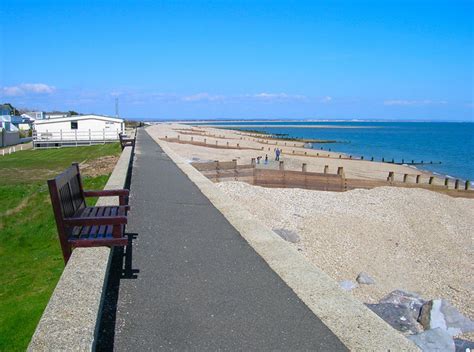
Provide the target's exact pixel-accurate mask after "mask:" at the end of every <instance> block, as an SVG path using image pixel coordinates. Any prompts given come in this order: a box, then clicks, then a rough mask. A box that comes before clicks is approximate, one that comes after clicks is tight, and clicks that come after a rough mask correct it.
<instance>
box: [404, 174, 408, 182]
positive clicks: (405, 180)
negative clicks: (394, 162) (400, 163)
mask: <svg viewBox="0 0 474 352" xmlns="http://www.w3.org/2000/svg"><path fill="white" fill-rule="evenodd" d="M407 180H408V174H405V175H403V182H405V183H406V182H407Z"/></svg>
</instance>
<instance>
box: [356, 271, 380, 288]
mask: <svg viewBox="0 0 474 352" xmlns="http://www.w3.org/2000/svg"><path fill="white" fill-rule="evenodd" d="M356 281H357V282H358V283H359V284H363V285H373V284H375V280H374V279H373V278H372V277H370V276H369V274H367V273H364V272H361V273H359V275H357V279H356Z"/></svg>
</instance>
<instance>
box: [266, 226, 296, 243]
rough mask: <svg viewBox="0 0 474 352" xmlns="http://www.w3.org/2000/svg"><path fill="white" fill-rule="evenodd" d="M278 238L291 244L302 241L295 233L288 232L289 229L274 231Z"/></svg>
mask: <svg viewBox="0 0 474 352" xmlns="http://www.w3.org/2000/svg"><path fill="white" fill-rule="evenodd" d="M273 232H275V233H276V234H277V235H278V236H280V237H281V238H283V239H284V240H285V241H288V242H291V243H298V242H299V241H300V236H298V234H297V233H296V232H294V231H291V230H287V229H273Z"/></svg>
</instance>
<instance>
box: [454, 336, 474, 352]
mask: <svg viewBox="0 0 474 352" xmlns="http://www.w3.org/2000/svg"><path fill="white" fill-rule="evenodd" d="M454 345H455V346H456V352H457V351H459V352H465V351H474V342H472V341H468V340H464V339H454Z"/></svg>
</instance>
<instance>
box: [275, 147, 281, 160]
mask: <svg viewBox="0 0 474 352" xmlns="http://www.w3.org/2000/svg"><path fill="white" fill-rule="evenodd" d="M280 153H281V151H280V149H278V148H277V149H276V150H275V160H276V161H279V160H280Z"/></svg>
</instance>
